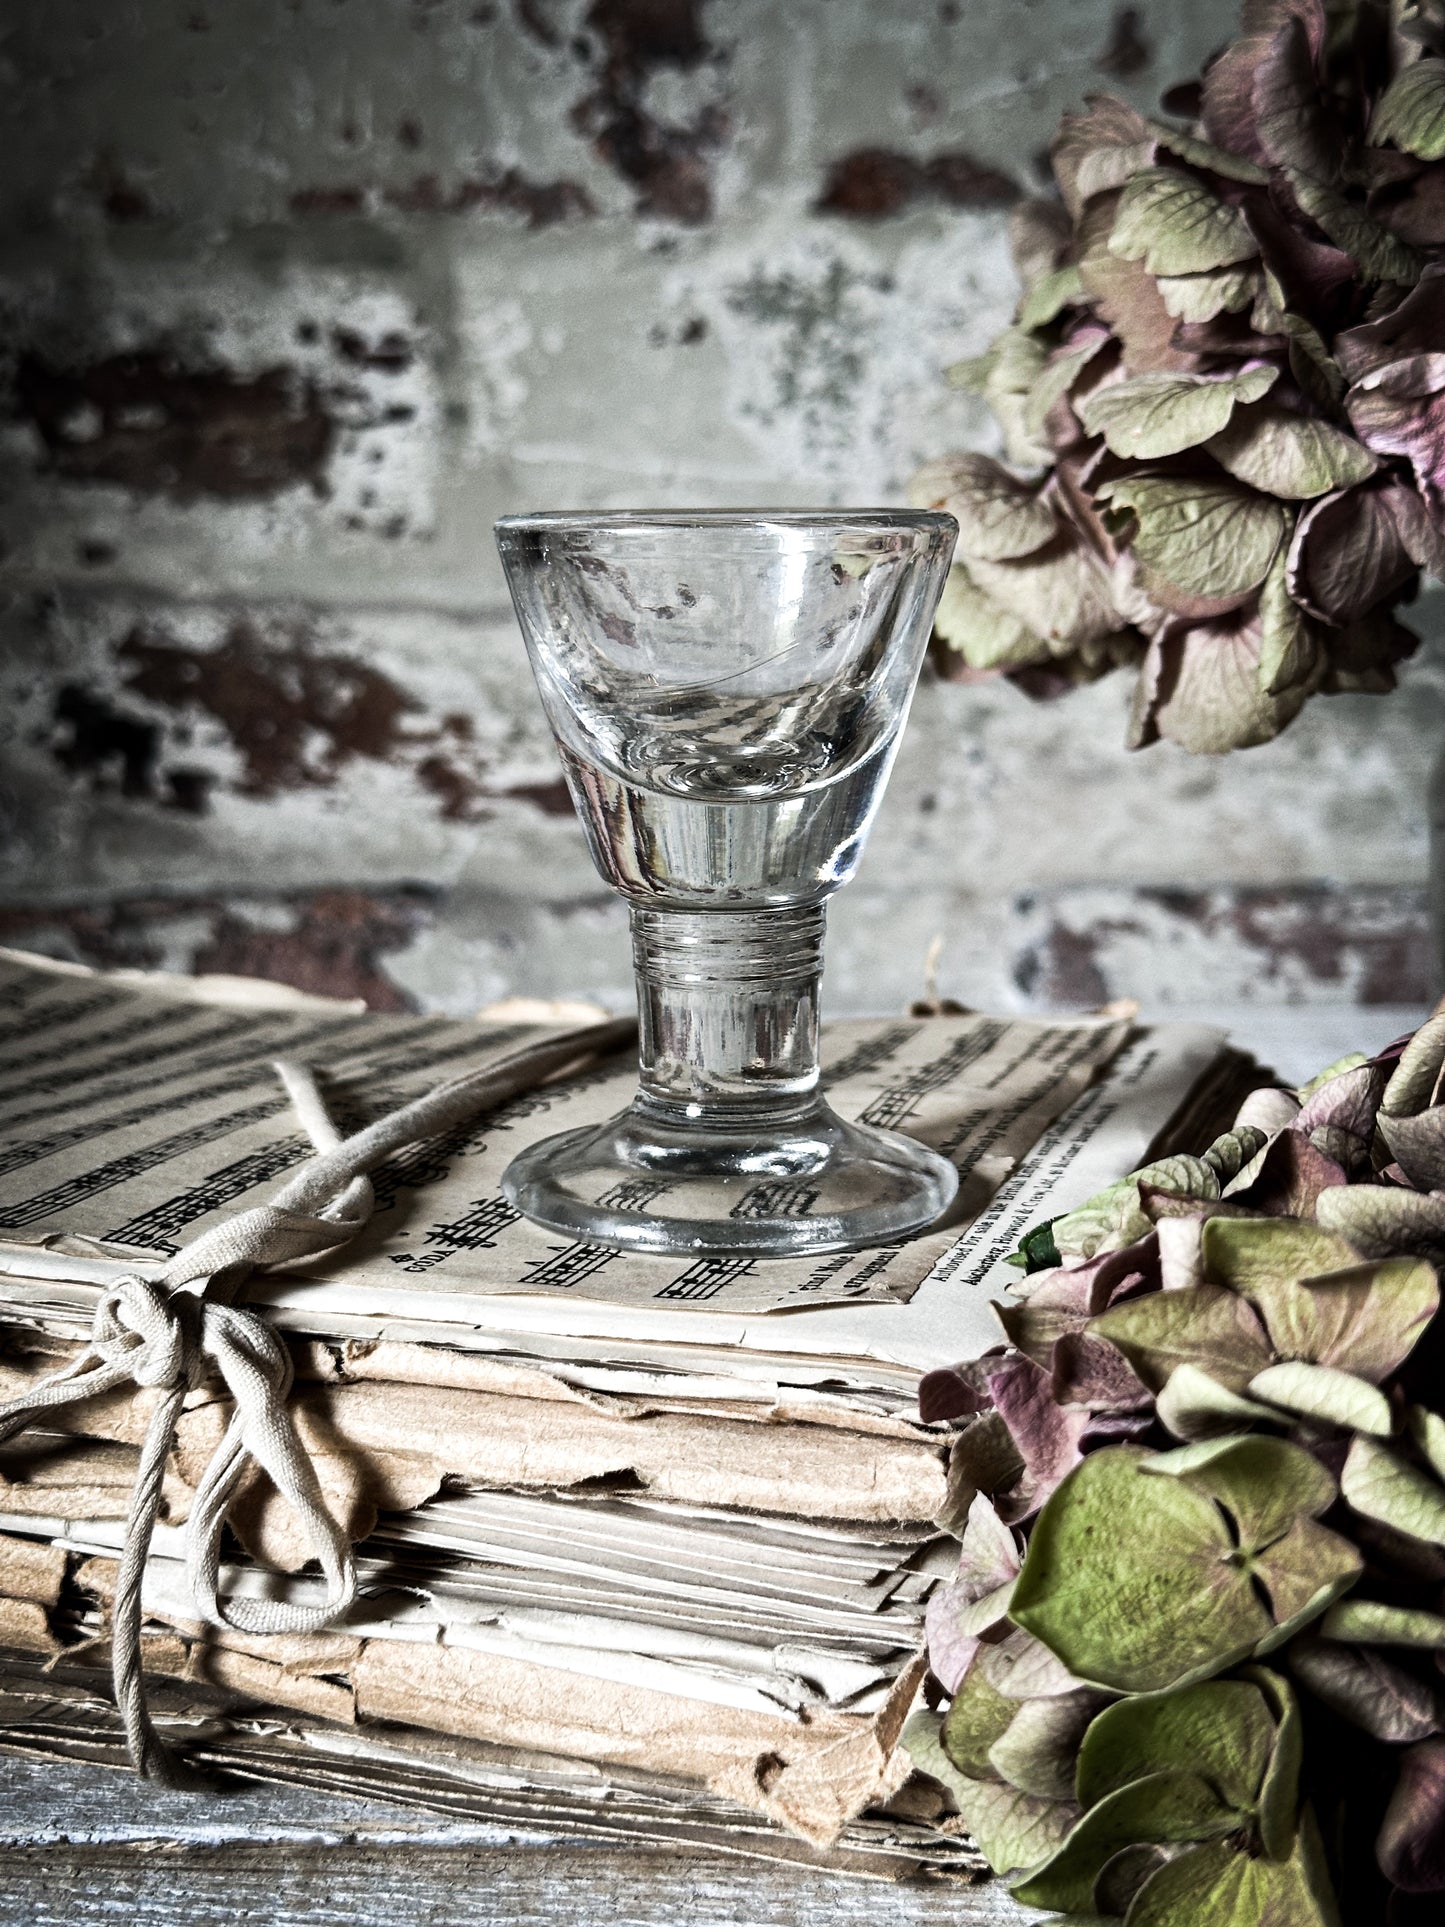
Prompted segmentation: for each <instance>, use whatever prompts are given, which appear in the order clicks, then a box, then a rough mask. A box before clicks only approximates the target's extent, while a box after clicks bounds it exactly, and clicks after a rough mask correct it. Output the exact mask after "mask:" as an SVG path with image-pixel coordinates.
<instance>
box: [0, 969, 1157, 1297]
mask: <svg viewBox="0 0 1445 1927" xmlns="http://www.w3.org/2000/svg"><path fill="white" fill-rule="evenodd" d="M1128 1032H1129V1025H1128V1023H1127V1022H1126V1021H1122V1020H1119V1019H1110V1018H1068V1019H1056V1020H1055V1019H1026V1018H1004V1017H985V1016H977V1015H968V1016H961V1017H931V1018H911V1019H910V1018H900V1019H896V1020H889V1019H866V1020H857V1021H850V1022H846V1023H840V1024H834V1025H829V1026H826V1027H825V1036H824V1045H823V1064H824V1081H825V1084H826V1086H827V1089H828V1095H829V1098H830V1101H831V1102H832V1103H833V1104H834V1105H835V1106H836V1108H837V1109H838V1110H839V1112H840V1113H841V1114H842V1115H843V1116H844V1117H847V1118H850V1119H856V1120H861V1121H862V1122H865V1123H870V1124H875V1125H879V1126H881V1127H883V1128H886V1129H890V1130H901V1131H904V1132H906V1133H908V1134H909V1135H910V1136H914V1137H917V1138H919V1139H921V1140H922V1141H923V1142H925V1143H927V1144H930V1145H932V1146H934V1147H935V1148H936V1149H938V1150H940V1151H942V1152H943V1153H944V1154H945V1155H946V1156H948V1157H950V1158H952V1159H953V1161H954V1162H955V1163H956V1164H957V1166H958V1168H959V1172H960V1175H961V1180H962V1182H961V1186H960V1194H959V1199H958V1202H957V1204H956V1205H955V1207H954V1209H953V1211H952V1212H951V1213H950V1219H949V1224H948V1227H947V1228H945V1229H943V1230H939V1231H934V1232H931V1233H929V1234H927V1235H926V1236H924V1237H921V1238H917V1239H913V1240H911V1241H908V1242H906V1243H903V1244H899V1245H893V1246H886V1247H882V1248H880V1249H877V1250H872V1251H862V1252H845V1253H839V1254H834V1255H832V1256H828V1257H824V1258H805V1259H787V1260H781V1261H768V1260H762V1259H756V1258H746V1257H743V1258H703V1259H697V1260H692V1261H683V1260H676V1259H664V1258H655V1257H637V1256H633V1255H631V1254H627V1253H621V1252H616V1251H612V1250H609V1249H607V1248H605V1247H603V1246H599V1245H592V1244H584V1243H575V1242H574V1243H568V1242H566V1241H563V1240H560V1239H558V1238H557V1237H556V1236H555V1234H550V1233H547V1232H544V1231H542V1230H540V1229H539V1228H537V1227H536V1226H534V1225H531V1224H529V1223H527V1222H526V1221H525V1220H523V1219H521V1218H519V1217H518V1215H517V1213H516V1212H515V1210H514V1209H513V1208H512V1207H511V1206H510V1205H509V1204H508V1203H507V1202H506V1200H505V1199H504V1198H503V1197H502V1196H501V1193H500V1190H499V1180H500V1178H501V1174H502V1172H503V1170H504V1169H505V1167H506V1165H507V1164H508V1163H509V1162H510V1160H511V1159H512V1158H513V1157H514V1156H515V1155H516V1154H517V1152H518V1151H520V1150H522V1149H524V1148H525V1147H526V1146H527V1145H529V1144H532V1143H535V1142H536V1141H537V1140H538V1139H539V1138H542V1137H546V1136H548V1135H550V1134H551V1133H553V1132H554V1131H558V1130H564V1129H570V1128H572V1127H574V1126H578V1125H587V1124H591V1123H594V1122H600V1121H601V1120H602V1119H603V1118H605V1117H607V1116H609V1115H610V1114H611V1113H613V1112H614V1111H617V1110H620V1109H621V1108H622V1107H623V1106H624V1105H625V1104H626V1102H627V1101H628V1099H629V1097H630V1096H631V1094H632V1091H633V1089H634V1088H635V1082H636V1067H635V1064H634V1062H633V1061H632V1059H631V1056H630V1053H629V1054H625V1055H619V1056H615V1057H613V1058H610V1059H608V1060H605V1061H603V1062H602V1063H600V1064H598V1065H596V1066H595V1067H593V1068H591V1069H589V1070H586V1071H583V1072H582V1073H581V1074H579V1075H577V1076H574V1077H572V1078H570V1079H566V1080H563V1081H560V1082H557V1083H554V1084H550V1085H544V1086H541V1087H539V1088H537V1089H536V1090H533V1091H528V1092H524V1093H523V1094H522V1095H521V1096H519V1097H517V1098H514V1099H513V1100H512V1101H511V1102H510V1103H507V1104H504V1105H503V1106H501V1107H500V1108H499V1109H497V1110H494V1111H493V1112H491V1113H490V1114H487V1115H484V1116H482V1117H479V1118H478V1119H477V1120H476V1121H475V1122H471V1123H467V1124H463V1125H459V1126H457V1127H456V1128H455V1129H453V1130H451V1131H449V1132H447V1133H446V1134H444V1135H443V1136H441V1137H437V1138H433V1139H431V1140H429V1141H427V1142H426V1143H424V1144H420V1145H417V1146H414V1147H413V1148H412V1149H410V1150H408V1151H404V1152H402V1153H400V1154H398V1155H397V1156H396V1157H394V1158H392V1159H391V1160H389V1161H388V1162H387V1163H386V1164H384V1165H382V1166H381V1167H380V1168H379V1169H378V1170H377V1171H376V1172H375V1173H374V1174H373V1184H374V1186H375V1190H376V1196H377V1208H376V1212H375V1215H374V1217H373V1219H372V1221H371V1224H370V1225H369V1226H368V1228H367V1230H366V1231H365V1232H364V1233H363V1234H362V1236H361V1237H360V1238H358V1239H357V1240H356V1241H355V1242H354V1243H353V1244H352V1245H350V1246H348V1247H347V1248H346V1249H345V1250H344V1251H342V1252H340V1253H338V1254H337V1255H335V1256H334V1257H333V1258H331V1259H330V1260H329V1261H323V1262H319V1263H317V1264H316V1265H315V1266H313V1267H310V1268H308V1270H307V1273H306V1275H307V1277H308V1278H310V1279H312V1280H318V1281H319V1280H323V1279H335V1280H344V1281H345V1283H346V1285H347V1286H348V1287H365V1286H370V1287H372V1288H375V1289H384V1290H385V1293H386V1296H387V1299H388V1301H389V1302H391V1303H392V1304H393V1305H394V1304H395V1303H396V1301H397V1300H398V1299H401V1298H403V1297H404V1298H405V1300H406V1301H407V1303H408V1304H409V1305H410V1306H411V1307H412V1309H413V1311H414V1315H416V1316H418V1317H425V1316H426V1303H427V1301H428V1299H429V1298H431V1297H433V1296H435V1295H442V1296H447V1295H451V1296H455V1295H457V1294H464V1295H466V1296H468V1297H476V1296H489V1297H490V1296H497V1295H507V1296H511V1295H518V1296H525V1297H533V1298H558V1297H565V1298H568V1299H578V1300H586V1301H589V1302H592V1303H600V1304H606V1305H612V1306H618V1307H634V1308H638V1309H642V1308H649V1307H651V1308H655V1309H657V1310H658V1311H664V1310H665V1311H684V1310H687V1309H688V1308H691V1307H696V1308H697V1309H699V1310H705V1311H707V1312H711V1313H729V1314H732V1313H736V1314H748V1315H753V1314H756V1313H761V1312H773V1311H784V1310H792V1309H800V1308H806V1307H812V1306H818V1305H825V1304H839V1303H845V1304H846V1303H878V1304H885V1305H886V1304H890V1303H893V1304H896V1303H898V1302H899V1301H900V1300H903V1299H906V1298H907V1297H908V1296H910V1295H911V1294H912V1292H913V1291H915V1290H916V1289H917V1287H918V1285H919V1284H920V1283H921V1282H922V1280H923V1279H925V1278H926V1277H928V1276H929V1274H930V1273H931V1272H932V1271H933V1269H934V1267H935V1266H936V1264H937V1263H938V1261H939V1259H940V1258H941V1257H942V1256H943V1254H944V1253H945V1252H946V1251H948V1250H949V1249H950V1248H951V1247H952V1246H953V1245H954V1243H955V1242H956V1240H957V1237H958V1234H959V1229H960V1227H961V1226H962V1225H964V1224H966V1223H967V1222H968V1221H969V1220H970V1219H972V1218H974V1217H976V1216H977V1214H978V1213H979V1212H980V1211H981V1210H982V1209H983V1207H984V1206H985V1205H987V1203H988V1202H989V1200H990V1199H991V1198H992V1197H993V1195H994V1193H995V1192H996V1191H997V1190H998V1187H999V1186H1000V1185H1001V1184H1002V1183H1003V1182H1004V1181H1005V1180H1006V1179H1007V1178H1008V1177H1009V1175H1010V1174H1011V1173H1012V1172H1013V1171H1014V1169H1015V1168H1016V1167H1017V1165H1018V1163H1019V1161H1020V1159H1021V1158H1022V1157H1023V1156H1024V1154H1025V1153H1026V1152H1028V1151H1029V1149H1030V1147H1031V1146H1033V1145H1034V1144H1035V1143H1036V1142H1037V1141H1038V1139H1039V1138H1040V1136H1041V1135H1042V1134H1043V1133H1044V1132H1045V1131H1046V1130H1047V1129H1048V1128H1049V1126H1050V1125H1051V1124H1053V1123H1054V1122H1055V1120H1056V1119H1057V1118H1058V1117H1060V1116H1061V1114H1062V1113H1064V1112H1065V1111H1066V1110H1067V1109H1068V1108H1069V1107H1070V1105H1072V1104H1073V1103H1074V1102H1075V1100H1076V1099H1077V1098H1078V1097H1079V1096H1080V1094H1081V1093H1082V1092H1083V1091H1085V1090H1086V1089H1087V1087H1088V1086H1089V1085H1090V1084H1091V1083H1092V1082H1093V1081H1094V1079H1095V1077H1096V1076H1097V1074H1098V1072H1099V1071H1100V1069H1101V1068H1102V1067H1103V1066H1104V1065H1106V1064H1107V1063H1108V1062H1109V1060H1110V1059H1111V1058H1113V1057H1114V1055H1115V1054H1116V1053H1117V1052H1118V1051H1119V1049H1120V1048H1121V1046H1122V1045H1123V1044H1124V1041H1125V1039H1126V1037H1127V1035H1128ZM544 1034H546V1033H545V1032H544V1031H543V1030H541V1029H539V1028H538V1027H535V1026H526V1025H498V1024H482V1023H475V1022H466V1021H460V1020H455V1019H448V1018H441V1017H410V1018H407V1017H402V1018H398V1017H384V1016H373V1015H369V1014H366V1013H362V1012H356V1011H355V1010H353V1009H350V1008H347V1007H344V1006H343V1007H337V1008H336V1009H334V1010H328V1009H316V1008H308V1009H304V1010H285V1009H282V1010H272V1009H264V1010H254V1009H250V1010H241V1009H236V1008H234V1007H222V1006H214V1005H208V1004H206V1003H203V1002H196V1001H190V1000H188V999H183V998H181V997H177V996H175V995H166V994H164V993H162V992H157V991H153V990H149V989H146V988H144V987H140V986H137V985H134V984H127V985H124V986H121V985H117V984H114V983H111V982H108V981H107V980H105V979H104V978H100V977H95V976H87V975H84V974H78V973H66V974H63V975H62V974H57V973H55V972H54V971H49V970H46V969H43V968H39V967H34V966H30V965H27V964H25V963H23V962H19V961H17V960H16V959H15V957H14V955H13V953H12V955H11V956H9V957H8V958H4V959H0V1088H3V1090H4V1115H3V1117H0V1242H9V1243H23V1242H32V1243H33V1242H35V1241H38V1240H41V1239H44V1238H46V1237H47V1236H55V1235H58V1234H67V1235H69V1236H71V1237H81V1238H85V1239H93V1240H99V1241H102V1242H103V1243H104V1244H106V1245H110V1246H115V1247H121V1248H124V1249H125V1250H126V1251H133V1252H135V1253H136V1254H138V1255H139V1254H146V1255H149V1256H151V1257H153V1258H155V1259H163V1258H164V1257H166V1256H168V1255H169V1254H170V1253H171V1252H172V1251H174V1250H175V1249H176V1248H177V1247H178V1246H179V1245H180V1244H182V1243H183V1242H185V1241H187V1240H189V1239H190V1238H192V1237H194V1236H195V1235H196V1234H197V1233H199V1232H201V1231H203V1230H205V1229H207V1228H208V1227H209V1226H210V1225H212V1224H214V1223H216V1222H217V1221H218V1220H219V1219H220V1218H222V1217H223V1216H225V1215H227V1214H229V1213H233V1212H236V1211H240V1210H244V1209H246V1208H248V1207H249V1206H251V1205H255V1204H259V1203H261V1202H263V1201H264V1200H265V1199H266V1198H268V1197H269V1196H270V1195H271V1194H272V1193H273V1192H274V1190H275V1189H276V1187H277V1185H278V1183H279V1182H280V1181H281V1180H282V1179H283V1178H284V1176H285V1174H286V1173H287V1172H289V1171H290V1170H292V1169H293V1168H294V1167H295V1166H297V1165H298V1164H300V1163H301V1162H303V1161H304V1159H305V1158H306V1157H307V1155H308V1154H309V1152H310V1144H309V1142H308V1140H307V1139H306V1137H305V1136H304V1134H303V1133H302V1132H301V1131H300V1130H299V1128H298V1127H297V1125H296V1123H295V1121H294V1119H293V1117H292V1115H291V1112H290V1109H289V1106H288V1104H287V1101H286V1098H285V1095H284V1093H283V1091H282V1088H281V1086H280V1083H279V1081H278V1080H277V1078H276V1076H275V1073H274V1072H273V1071H272V1070H271V1068H270V1059H271V1058H273V1057H274V1056H277V1055H280V1054H285V1055H287V1056H293V1057H303V1058H305V1059H306V1060H307V1061H309V1062H310V1063H311V1064H313V1065H314V1066H315V1067H316V1068H317V1069H318V1071H319V1072H320V1073H321V1074H322V1075H323V1078H324V1083H325V1088H326V1090H327V1093H328V1098H329V1100H330V1101H331V1103H332V1106H333V1111H334V1114H335V1116H336V1118H337V1122H338V1124H339V1125H340V1126H341V1128H342V1129H357V1128H359V1127H360V1126H361V1125H363V1124H365V1123H367V1122H369V1121H370V1120H371V1119H372V1118H375V1117H377V1116H379V1115H381V1114H382V1113H383V1112H385V1111H388V1110H391V1109H393V1108H395V1107H396V1106H397V1105H399V1104H402V1103H405V1102H406V1101H408V1100H409V1099H410V1098H412V1097H415V1096H417V1095H418V1094H419V1093H420V1092H422V1091H424V1090H426V1089H427V1088H429V1087H430V1086H431V1085H432V1084H434V1083H437V1082H439V1081H441V1080H442V1079H444V1078H447V1077H451V1076H454V1075H456V1074H457V1073H458V1072H459V1071H461V1070H463V1069H466V1068H470V1067H472V1066H474V1065H477V1064H480V1063H484V1062H485V1061H486V1060H487V1059H488V1058H489V1057H494V1056H495V1057H500V1056H501V1055H503V1054H505V1053H506V1052H508V1051H511V1050H514V1049H516V1048H517V1046H518V1045H519V1044H521V1043H523V1042H526V1041H528V1040H529V1039H530V1038H533V1037H538V1036H542V1035H544ZM579 1035H581V1036H585V1033H579ZM1180 1094H1181V1095H1182V1092H1181V1093H1180ZM647 1188H648V1189H653V1188H654V1187H647ZM641 1202H644V1203H645V1202H646V1200H645V1199H643V1200H641ZM808 1202H809V1200H808V1196H807V1187H806V1185H799V1184H788V1185H779V1184H776V1183H772V1182H769V1183H766V1184H760V1185H759V1186H758V1187H757V1196H756V1200H755V1205H756V1209H757V1210H758V1211H759V1212H763V1211H777V1210H782V1211H798V1212H804V1211H806V1209H807V1208H808Z"/></svg>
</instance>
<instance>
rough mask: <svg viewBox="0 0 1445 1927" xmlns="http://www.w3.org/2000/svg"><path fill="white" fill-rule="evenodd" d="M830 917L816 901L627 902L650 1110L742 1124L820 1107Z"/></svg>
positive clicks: (644, 1099)
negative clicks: (821, 990)
mask: <svg viewBox="0 0 1445 1927" xmlns="http://www.w3.org/2000/svg"><path fill="white" fill-rule="evenodd" d="M823 925H824V910H823V905H822V904H821V903H808V904H799V905H795V906H790V907H788V908H786V909H780V910H682V909H671V908H668V907H666V906H663V905H656V904H642V903H634V904H633V905H632V955H633V961H634V963H635V965H636V968H637V1002H638V1028H639V1054H640V1059H641V1086H642V1089H641V1096H640V1100H639V1102H640V1104H641V1107H642V1108H643V1109H644V1110H647V1111H650V1112H652V1113H653V1114H654V1115H660V1116H664V1117H666V1118H668V1119H671V1120H673V1121H675V1122H678V1123H682V1122H684V1121H691V1120H696V1119H698V1118H700V1117H707V1118H708V1119H710V1120H711V1121H712V1122H713V1123H714V1124H716V1125H718V1126H719V1127H721V1128H724V1129H726V1128H729V1127H732V1128H739V1129H742V1128H746V1126H747V1125H748V1124H749V1123H754V1122H756V1123H762V1122H763V1121H765V1120H766V1121H773V1120H778V1119H783V1118H787V1117H798V1116H802V1115H805V1114H806V1113H807V1112H808V1111H809V1110H811V1109H812V1108H813V1106H814V1105H815V1103H816V1101H817V1088H818V987H819V983H820V981H821V979H822V975H823Z"/></svg>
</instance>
